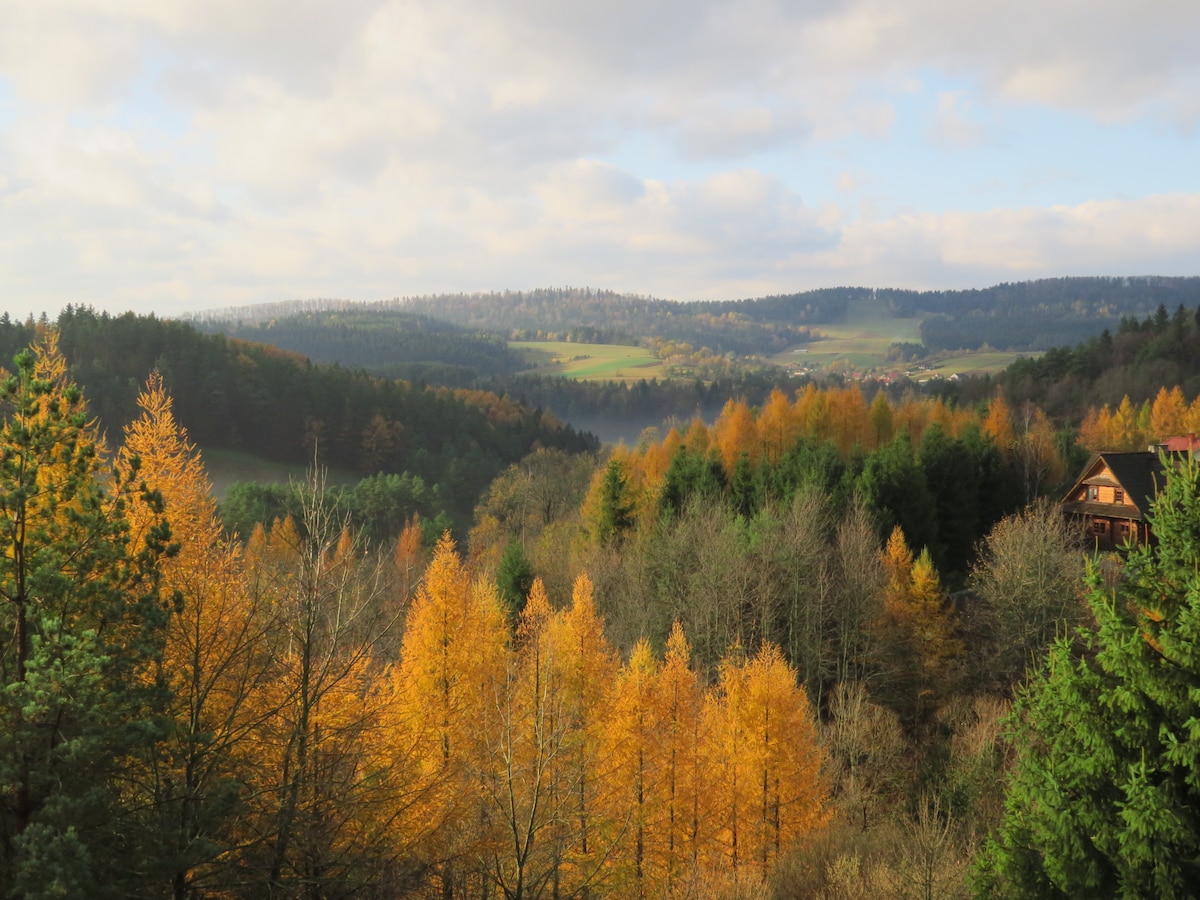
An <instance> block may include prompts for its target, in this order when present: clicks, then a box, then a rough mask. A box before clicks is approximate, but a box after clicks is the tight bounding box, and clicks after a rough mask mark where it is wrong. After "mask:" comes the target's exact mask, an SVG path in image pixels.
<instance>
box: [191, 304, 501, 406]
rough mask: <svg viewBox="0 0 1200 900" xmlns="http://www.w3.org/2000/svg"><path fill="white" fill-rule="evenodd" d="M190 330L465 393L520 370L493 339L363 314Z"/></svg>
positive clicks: (409, 317)
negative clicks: (482, 380) (491, 378)
mask: <svg viewBox="0 0 1200 900" xmlns="http://www.w3.org/2000/svg"><path fill="white" fill-rule="evenodd" d="M196 326H197V328H199V329H200V330H201V331H205V332H209V333H220V334H224V335H226V336H227V337H231V338H236V339H238V340H244V341H252V342H255V343H261V344H270V345H272V346H275V347H279V348H280V349H283V350H290V351H292V352H295V353H300V354H302V355H304V356H306V357H308V358H309V359H310V360H312V361H313V362H314V363H318V364H333V363H341V364H342V365H347V366H350V367H351V368H355V369H365V370H367V371H368V372H370V373H372V374H373V375H382V376H384V377H386V378H402V379H405V380H407V381H422V382H429V383H432V384H442V385H452V386H464V387H465V386H468V385H469V384H470V383H471V382H473V381H474V380H475V379H477V378H479V377H486V376H491V375H506V374H512V373H514V372H518V371H520V370H521V369H523V368H525V363H524V361H523V360H522V358H521V356H520V354H519V353H516V352H515V351H513V350H509V349H508V344H507V343H506V342H505V341H504V340H503V339H501V338H499V337H498V336H496V335H495V334H490V335H489V334H477V333H471V332H467V331H465V330H464V329H461V328H459V327H457V326H455V325H451V324H450V323H448V322H444V321H439V320H437V319H433V318H430V317H429V316H422V315H415V314H413V313H408V312H403V311H400V310H387V311H378V310H372V309H371V308H369V307H362V306H358V307H354V308H351V309H333V310H328V309H327V310H320V311H313V312H309V313H305V314H301V315H291V316H278V317H271V318H269V319H266V320H265V321H263V320H255V321H250V322H241V321H238V322H226V321H216V322H210V321H198V322H197V323H196Z"/></svg>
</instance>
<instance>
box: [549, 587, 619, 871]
mask: <svg viewBox="0 0 1200 900" xmlns="http://www.w3.org/2000/svg"><path fill="white" fill-rule="evenodd" d="M547 636H548V638H549V642H550V653H551V659H552V667H553V670H554V673H555V678H556V680H557V683H558V684H559V685H560V688H559V691H560V696H561V698H562V700H563V702H564V704H565V705H566V711H567V714H568V716H569V721H568V729H567V738H566V739H567V741H568V755H567V768H566V770H565V772H564V775H565V778H566V780H567V782H568V783H569V785H570V790H571V793H572V796H573V799H572V803H571V817H572V820H573V823H574V827H573V829H572V833H571V835H570V838H569V847H568V850H567V854H566V856H567V863H568V865H567V866H565V867H564V869H563V872H562V874H563V876H564V878H566V879H568V880H567V884H573V885H575V887H574V889H575V890H583V889H584V888H586V886H587V885H589V884H590V883H592V882H593V881H594V880H595V879H596V877H597V876H598V874H599V872H600V868H601V866H602V865H603V862H604V859H605V857H606V855H607V853H608V852H609V850H610V849H611V846H612V844H613V842H614V840H615V838H616V830H615V827H614V823H612V822H611V821H608V820H607V819H606V817H605V816H604V815H603V814H602V807H603V805H604V801H603V795H604V794H605V792H606V791H607V790H608V789H609V788H610V782H609V780H608V778H607V776H608V767H607V761H606V760H604V759H603V758H602V756H601V754H600V751H599V745H600V739H601V736H602V734H603V731H604V728H605V722H606V718H607V714H608V712H607V704H608V700H609V691H610V689H611V686H612V684H613V682H614V680H615V679H616V674H617V670H618V666H617V656H616V654H615V653H614V652H613V649H612V647H611V646H610V645H609V643H608V639H607V638H606V637H605V634H604V622H603V620H602V619H601V618H600V616H599V614H598V613H597V612H596V604H595V600H594V598H593V596H592V582H591V579H590V578H588V576H587V575H586V574H581V575H579V576H578V577H577V578H576V580H575V586H574V589H573V590H572V595H571V606H570V608H569V609H567V610H566V611H565V612H564V613H563V614H562V615H560V616H557V617H555V618H554V619H553V620H551V622H550V626H549V629H548V634H547Z"/></svg>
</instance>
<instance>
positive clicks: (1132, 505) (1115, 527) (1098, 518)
mask: <svg viewBox="0 0 1200 900" xmlns="http://www.w3.org/2000/svg"><path fill="white" fill-rule="evenodd" d="M1197 450H1200V440H1197V438H1196V436H1195V435H1188V436H1187V437H1178V438H1168V439H1167V440H1165V441H1164V442H1163V443H1161V444H1158V445H1157V446H1155V447H1154V448H1152V449H1150V450H1144V451H1136V452H1121V453H1110V452H1102V453H1097V454H1095V455H1093V456H1092V458H1091V459H1090V460H1088V463H1087V465H1086V466H1084V467H1083V472H1082V473H1081V474H1080V476H1079V478H1077V479H1076V480H1075V484H1074V485H1073V486H1072V488H1071V490H1069V491H1067V494H1066V496H1065V497H1063V500H1062V509H1063V513H1064V514H1065V515H1067V516H1069V517H1071V518H1074V519H1078V520H1080V521H1081V522H1082V524H1083V527H1084V529H1085V531H1086V532H1087V534H1088V535H1089V536H1090V538H1091V539H1092V540H1093V541H1094V543H1095V546H1096V548H1097V549H1099V550H1115V549H1116V548H1118V547H1120V546H1122V545H1123V544H1126V543H1129V544H1137V543H1141V542H1143V541H1148V540H1150V539H1151V538H1152V537H1153V535H1152V534H1151V530H1150V524H1149V523H1148V522H1147V521H1146V513H1148V512H1149V511H1150V504H1151V503H1152V502H1153V500H1154V498H1155V496H1156V495H1157V494H1158V491H1159V489H1160V488H1161V487H1162V486H1163V484H1165V480H1166V479H1165V475H1164V472H1163V464H1162V459H1161V457H1160V455H1159V454H1160V452H1161V453H1165V454H1166V455H1167V457H1168V458H1169V457H1170V456H1177V455H1182V454H1184V453H1191V452H1193V451H1197Z"/></svg>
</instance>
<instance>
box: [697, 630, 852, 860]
mask: <svg viewBox="0 0 1200 900" xmlns="http://www.w3.org/2000/svg"><path fill="white" fill-rule="evenodd" d="M706 710H707V715H708V717H709V718H710V721H711V723H712V725H711V727H712V738H713V746H714V750H713V757H712V762H713V765H712V766H711V768H710V773H709V778H708V782H709V784H710V788H709V790H710V791H711V792H713V793H714V794H715V795H716V796H717V798H718V799H717V802H716V805H715V808H714V810H713V815H714V818H715V821H716V825H717V833H716V835H715V840H714V842H713V843H712V844H711V845H710V846H709V848H707V849H708V852H707V853H706V854H703V856H702V858H703V859H706V860H707V866H708V867H709V868H711V869H714V870H717V871H719V870H721V869H727V870H729V871H731V872H732V873H733V877H734V880H735V881H737V880H742V879H746V880H749V881H751V882H757V881H761V880H762V879H763V878H765V877H766V875H767V874H768V873H769V871H770V869H771V867H772V866H773V865H774V863H775V861H776V860H777V859H778V858H779V856H780V854H781V853H782V852H784V851H785V850H786V849H787V848H788V847H790V846H791V844H792V843H793V842H794V841H795V840H796V839H797V838H799V837H800V836H802V835H804V834H807V833H809V832H810V831H812V830H814V829H816V828H818V827H820V826H821V825H823V824H824V823H825V822H826V821H827V820H828V817H829V813H828V810H827V792H826V790H825V788H824V786H823V784H822V781H821V767H822V764H823V762H824V755H823V750H822V749H821V745H820V742H819V741H818V739H817V732H816V725H815V722H814V720H813V716H812V710H811V708H810V707H809V704H808V697H807V695H806V694H805V692H804V689H803V688H801V687H800V686H799V685H798V684H797V683H796V673H795V670H794V669H792V668H791V667H790V666H789V665H788V664H787V663H786V661H785V660H784V659H783V655H782V653H780V651H779V648H778V647H776V646H775V645H773V644H770V643H764V644H763V646H762V647H761V648H760V650H759V652H758V653H757V654H756V655H755V656H754V657H753V658H752V659H749V660H747V659H746V657H745V654H744V653H743V651H742V650H741V648H740V647H736V648H734V650H733V651H732V652H731V654H730V655H729V656H727V657H726V658H725V659H724V660H723V661H722V662H721V666H720V676H719V681H718V684H717V686H716V687H715V688H714V690H713V691H712V692H711V693H710V695H709V698H708V700H707V702H706Z"/></svg>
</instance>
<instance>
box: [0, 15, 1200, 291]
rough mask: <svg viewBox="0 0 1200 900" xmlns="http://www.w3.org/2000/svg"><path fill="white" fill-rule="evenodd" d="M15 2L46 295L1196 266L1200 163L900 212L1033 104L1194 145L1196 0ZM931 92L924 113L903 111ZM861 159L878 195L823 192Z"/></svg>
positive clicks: (10, 191) (7, 150)
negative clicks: (1148, 186) (1143, 190)
mask: <svg viewBox="0 0 1200 900" xmlns="http://www.w3.org/2000/svg"><path fill="white" fill-rule="evenodd" d="M10 6H11V7H12V9H11V10H6V19H5V26H4V28H3V29H0V99H3V102H4V106H3V115H4V122H3V126H4V127H3V128H0V174H2V178H3V181H2V182H0V217H3V219H2V220H3V221H4V222H5V224H6V225H7V226H8V227H5V228H0V271H2V272H3V273H4V275H3V278H4V282H3V283H4V287H5V289H6V292H7V294H8V295H10V296H21V297H28V298H30V299H33V300H36V301H37V302H38V303H40V304H42V305H44V306H46V307H49V308H54V307H57V306H59V305H61V304H62V303H65V302H68V301H72V302H78V301H91V302H97V303H106V304H107V303H111V304H116V305H121V304H129V305H135V306H140V307H141V308H147V309H156V310H158V311H163V310H164V308H166V307H167V306H170V305H171V304H177V306H174V307H172V308H182V307H183V305H184V304H188V305H196V304H199V305H204V306H219V305H225V304H226V303H244V302H251V301H254V300H272V299H279V298H281V297H284V296H313V295H337V296H353V297H358V298H361V299H372V298H377V297H380V296H390V295H393V294H400V293H411V292H420V291H430V290H459V289H476V288H478V289H487V288H499V287H531V286H536V285H542V284H553V283H560V284H561V283H573V284H578V283H581V282H588V283H591V284H594V285H603V286H611V287H616V288H624V289H628V290H634V291H638V292H652V293H657V294H660V295H663V296H673V297H680V298H691V297H696V298H700V297H703V298H715V297H721V296H748V295H751V294H753V293H755V292H760V291H778V290H794V289H799V288H803V287H817V286H821V285H825V284H830V283H865V282H871V283H884V282H888V281H890V282H891V283H894V284H902V285H908V284H913V285H935V284H949V283H954V284H965V283H972V284H974V283H979V281H980V280H982V281H989V280H996V279H1005V278H1008V279H1011V278H1017V277H1036V276H1037V275H1040V274H1062V273H1063V271H1068V270H1069V271H1081V272H1082V271H1094V270H1095V269H1096V268H1097V267H1100V268H1107V270H1109V271H1113V270H1118V269H1119V270H1122V271H1134V270H1136V271H1150V270H1162V271H1183V270H1185V269H1186V267H1187V265H1188V260H1189V247H1190V248H1194V247H1195V246H1196V242H1195V241H1196V238H1197V237H1200V235H1197V234H1196V231H1197V228H1196V225H1195V224H1193V223H1194V222H1195V221H1197V219H1200V217H1198V216H1197V215H1196V214H1197V209H1196V201H1195V194H1193V193H1189V192H1188V191H1190V190H1194V189H1195V188H1194V186H1191V185H1180V186H1179V188H1178V192H1177V193H1160V194H1158V195H1156V196H1154V197H1143V198H1139V197H1138V196H1136V193H1135V194H1133V195H1130V193H1129V192H1128V191H1125V190H1124V189H1123V187H1122V184H1121V183H1120V182H1119V181H1118V180H1117V179H1118V178H1119V175H1120V173H1113V178H1114V182H1113V185H1112V186H1111V187H1110V186H1105V188H1104V189H1103V190H1099V191H1093V192H1092V197H1093V199H1092V200H1090V201H1089V202H1078V201H1079V195H1080V194H1081V193H1084V188H1082V187H1073V188H1072V189H1073V190H1074V191H1075V193H1074V194H1073V195H1072V197H1073V201H1072V203H1071V204H1067V205H1054V203H1055V200H1057V199H1058V198H1056V197H1052V199H1051V200H1049V201H1047V202H1046V203H1043V204H1041V205H1040V206H1033V205H1030V206H1028V207H1023V208H1020V209H996V210H992V211H990V212H989V211H966V210H958V211H956V210H955V209H954V202H953V199H951V200H950V201H948V202H941V203H939V204H937V205H935V204H934V203H933V202H932V201H930V202H929V203H927V204H925V206H924V208H914V209H912V210H907V211H896V210H895V208H894V206H891V207H889V205H888V203H889V201H888V197H889V194H890V193H894V186H895V185H896V184H897V183H898V182H899V180H900V179H904V178H906V177H908V175H909V173H912V172H914V171H916V169H917V167H916V165H915V164H914V163H913V160H914V158H917V157H918V156H919V155H920V154H922V153H924V154H927V152H928V150H929V147H928V146H926V145H925V144H919V145H918V146H914V144H916V143H919V142H920V141H922V140H923V139H929V140H932V141H933V142H934V143H935V145H937V146H940V147H964V146H971V145H973V144H976V143H978V142H979V141H980V140H982V139H983V138H984V137H986V136H987V135H988V134H990V129H991V127H992V122H993V121H995V120H997V119H998V118H1000V117H1001V113H1002V112H1003V111H1005V110H1008V111H1011V110H1012V109H1017V108H1023V107H1024V106H1026V105H1030V104H1032V105H1037V106H1051V107H1056V108H1062V109H1067V110H1072V111H1074V112H1076V113H1080V114H1083V115H1085V116H1089V117H1092V118H1094V119H1097V120H1101V121H1104V122H1111V123H1114V124H1113V125H1112V127H1113V129H1120V128H1123V127H1127V126H1128V127H1132V125H1131V124H1130V123H1134V124H1136V123H1138V122H1141V121H1142V120H1144V119H1147V118H1149V119H1154V120H1155V121H1156V122H1158V123H1160V124H1161V123H1166V124H1167V125H1168V126H1169V127H1168V128H1166V129H1160V130H1162V131H1166V132H1169V133H1171V134H1173V135H1175V138H1176V139H1177V140H1179V141H1187V140H1190V138H1189V137H1188V135H1189V134H1191V132H1190V131H1189V129H1194V127H1195V124H1196V122H1197V120H1198V119H1200V101H1198V100H1197V99H1196V98H1197V97H1200V57H1197V56H1196V54H1195V53H1194V48H1193V46H1192V43H1193V40H1192V39H1193V38H1194V36H1195V34H1196V33H1197V32H1198V31H1200V5H1197V4H1195V3H1194V2H1192V0H1157V2H1155V3H1154V4H1151V5H1150V6H1148V7H1146V6H1143V7H1137V6H1136V5H1132V4H1127V3H1118V2H1115V0H1100V2H1096V0H1091V2H1088V3H1084V2H1083V0H1051V2H1046V0H1039V2H1038V3H1036V4H1035V3H1034V0H1013V3H1011V4H1007V5H998V4H988V3H957V4H947V3H945V2H943V0H904V2H903V3H895V2H886V0H803V2H791V0H742V2H738V3H734V2H732V0H689V2H684V0H657V2H651V3H647V2H645V0H614V2H612V3H607V4H569V3H562V2H561V0H513V2H511V3H505V4H495V3H494V2H490V0H441V2H436V3H435V2H433V0H346V2H344V3H338V4H331V3H328V2H326V0H256V2H252V3H246V2H244V0H171V2H166V3H164V2H161V0H39V2H37V3H24V4H10ZM925 85H929V86H930V87H925ZM925 91H928V92H929V94H926V93H925ZM939 91H940V93H938V92H939ZM934 94H936V97H937V99H936V104H937V105H936V109H935V110H934V111H933V118H932V120H931V122H930V128H929V130H928V132H927V133H922V134H918V135H916V137H909V136H907V135H906V132H907V131H909V130H912V129H908V128H907V127H906V126H907V124H908V121H910V120H915V121H920V120H919V119H916V118H915V117H909V119H907V120H906V119H904V118H902V117H901V112H898V110H901V111H903V112H904V113H905V114H906V115H907V111H908V108H909V107H908V106H906V104H909V105H915V106H917V107H919V108H920V110H921V113H922V114H923V113H924V112H927V111H929V106H928V105H927V104H928V103H929V102H930V99H929V98H930V96H931V95H934ZM913 98H916V99H913ZM1001 108H1003V109H1001ZM918 115H919V114H918ZM1004 121H1005V125H1006V126H1007V128H1008V131H1006V132H1005V137H1006V140H1008V141H1011V142H1013V143H1014V144H1016V143H1017V142H1018V140H1019V138H1020V137H1021V135H1020V134H1019V133H1017V134H1015V135H1014V131H1017V132H1019V126H1016V125H1013V123H1012V118H1011V117H1010V118H1008V119H1005V120H1004ZM916 130H917V131H920V129H919V128H918V129H916ZM1037 137H1038V136H1036V135H1034V136H1032V139H1031V141H1030V142H1028V143H1026V144H1024V145H1022V146H1023V147H1024V148H1026V149H1030V148H1032V150H1031V152H1035V153H1036V144H1037V141H1036V138H1037ZM905 141H910V142H911V143H907V144H906V143H904V142H905ZM1018 152H1019V151H1016V150H1015V151H1014V152H1013V154H1012V155H1013V157H1014V158H1015V157H1016V156H1017V155H1018ZM822 154H826V155H824V156H823V155H822ZM951 155H953V156H957V157H960V158H961V157H967V156H971V154H947V157H949V156H951ZM1066 162H1067V163H1069V162H1070V160H1069V159H1068V160H1066ZM1062 164H1063V159H1062V157H1058V158H1049V159H1048V161H1044V160H1043V159H1042V158H1040V157H1037V156H1036V155H1034V156H1033V157H1032V158H1030V159H1029V160H1027V161H1026V163H1025V165H1026V166H1027V167H1028V168H1030V169H1031V170H1035V171H1048V170H1049V169H1050V168H1053V169H1054V171H1056V172H1057V171H1059V169H1058V168H1057V167H1058V166H1060V165H1062ZM1014 165H1015V164H1014ZM986 174H987V176H988V179H989V183H990V182H995V183H1009V184H1014V183H1016V182H1017V181H1018V180H1019V177H1018V176H1019V172H1018V173H1017V174H1016V175H1014V173H1013V172H1012V171H1011V170H1008V169H1006V170H1004V171H998V172H988V173H986ZM1067 174H1071V173H1067ZM848 177H849V179H850V180H847V178H848ZM969 180H970V179H967V178H960V179H959V180H958V181H957V182H956V183H967V182H968V181H969ZM1065 180H1066V176H1064V181H1065ZM1060 183H1061V182H1053V183H1048V184H1047V185H1046V186H1045V188H1044V189H1042V190H1043V193H1045V194H1046V195H1052V192H1053V190H1054V189H1057V185H1058V184H1060ZM1075 184H1076V185H1077V184H1078V181H1076V182H1075ZM863 185H868V186H869V187H870V196H860V197H856V198H855V200H856V201H858V202H861V203H862V206H861V209H863V210H867V211H868V212H863V213H861V214H855V213H853V212H851V211H849V209H843V208H840V207H838V206H835V205H832V204H833V203H834V201H835V200H836V201H838V202H841V201H843V200H844V198H845V193H846V192H858V191H861V190H862V186H863ZM839 191H840V192H842V193H841V194H839ZM997 195H999V191H993V192H992V196H997ZM814 197H816V199H813V198H814ZM1114 197H1116V198H1123V199H1111V198H1114ZM916 206H917V207H921V204H919V203H918V204H916ZM933 209H941V210H948V211H945V212H933V211H931V210H933ZM868 213H869V214H868ZM1189 216H1190V217H1191V218H1190V219H1189ZM13 222H19V223H20V225H19V227H13V226H12V225H11V224H9V223H13ZM1189 240H1190V241H1191V244H1190V245H1189V244H1188V243H1187V241H1189ZM1190 258H1191V260H1192V262H1191V263H1190V265H1191V268H1192V269H1194V249H1192V250H1191V251H1190ZM1089 266H1090V267H1091V268H1089Z"/></svg>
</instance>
